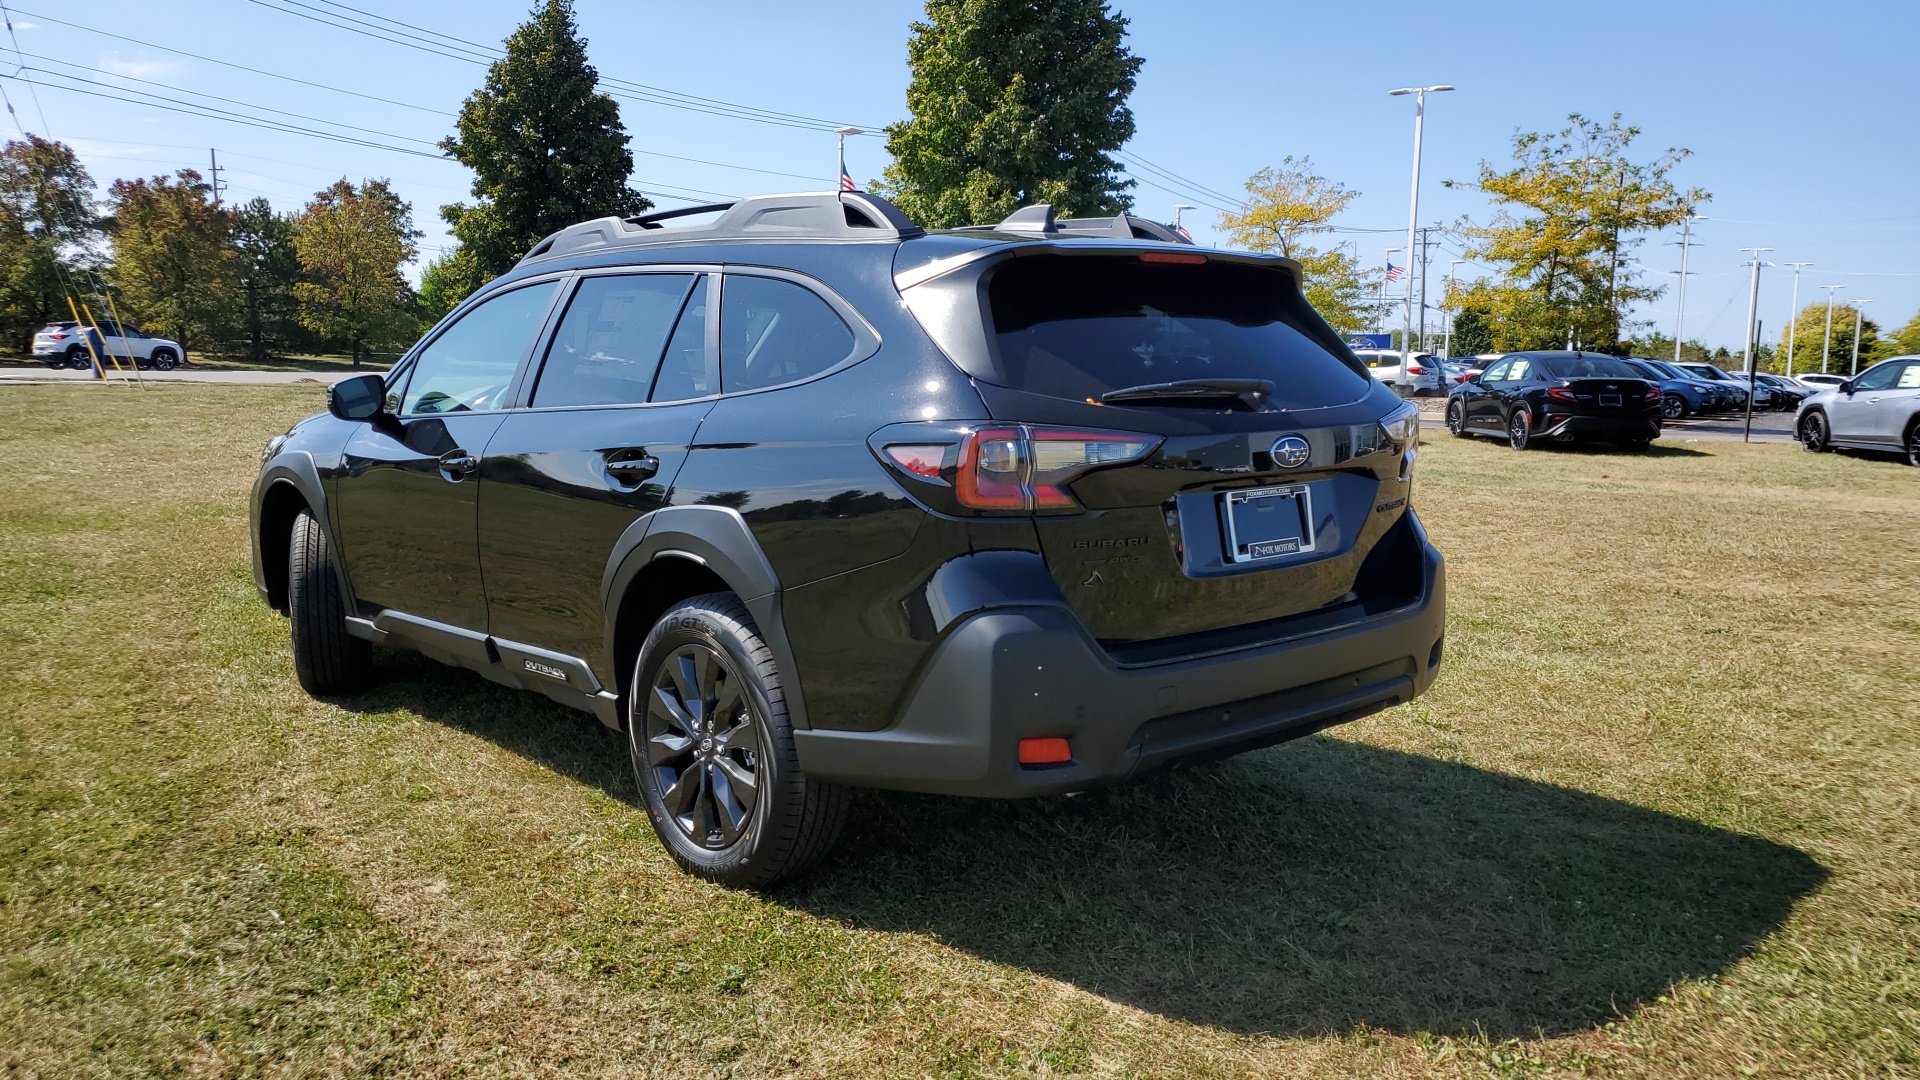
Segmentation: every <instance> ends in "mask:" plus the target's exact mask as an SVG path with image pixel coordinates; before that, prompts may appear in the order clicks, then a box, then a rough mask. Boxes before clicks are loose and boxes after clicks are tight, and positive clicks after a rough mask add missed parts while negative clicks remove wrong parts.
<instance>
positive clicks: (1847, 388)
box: [1834, 379, 1853, 397]
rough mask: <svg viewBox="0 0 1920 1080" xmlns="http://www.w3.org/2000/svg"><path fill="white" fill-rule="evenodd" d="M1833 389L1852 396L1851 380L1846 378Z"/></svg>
mask: <svg viewBox="0 0 1920 1080" xmlns="http://www.w3.org/2000/svg"><path fill="white" fill-rule="evenodd" d="M1834 389H1835V390H1838V391H1840V392H1841V393H1843V394H1846V395H1847V396H1849V397H1851V396H1853V380H1852V379H1848V380H1847V381H1846V382H1843V383H1841V384H1840V385H1839V386H1836V387H1834Z"/></svg>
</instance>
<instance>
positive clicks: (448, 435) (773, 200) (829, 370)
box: [252, 192, 1444, 886]
mask: <svg viewBox="0 0 1920 1080" xmlns="http://www.w3.org/2000/svg"><path fill="white" fill-rule="evenodd" d="M698 209H704V210H705V211H706V212H707V213H708V214H710V215H711V214H713V213H716V212H717V213H718V215H719V216H718V217H717V219H711V220H710V223H706V224H683V223H680V222H679V221H677V220H676V218H677V217H678V216H679V215H690V214H692V213H694V212H696V211H679V212H675V213H668V214H654V215H651V216H649V217H643V218H635V219H631V220H620V219H616V218H608V219H604V220H600V221H592V222H587V223H585V224H581V225H577V226H574V227H572V228H569V229H566V230H564V231H562V232H560V233H557V234H555V235H554V236H552V237H549V238H548V239H546V240H544V241H542V242H541V243H540V244H539V245H538V246H536V247H535V248H534V249H533V250H532V251H531V252H530V253H529V254H528V255H527V257H526V258H525V259H524V260H523V261H522V262H521V263H520V265H519V266H518V267H516V268H515V269H514V270H513V271H512V272H510V273H508V274H506V275H505V276H503V277H501V278H499V279H498V280H496V281H494V282H492V283H490V284H489V285H488V286H487V287H486V288H484V289H483V290H481V291H480V292H479V293H478V294H476V295H475V296H473V297H472V298H471V299H469V300H467V301H466V302H465V303H463V304H462V305H461V306H460V307H459V308H458V309H457V310H455V311H454V312H453V313H452V314H450V315H448V316H447V318H446V319H444V320H443V321H442V322H441V323H440V325H439V326H437V327H436V328H435V329H434V330H433V332H432V333H430V334H428V335H427V336H426V337H425V338H424V339H422V340H421V342H420V343H419V344H418V345H417V346H415V347H414V348H413V350H412V351H411V352H410V353H408V355H407V356H406V357H405V358H404V359H403V360H402V361H401V362H400V363H399V364H397V365H395V366H394V368H393V370H392V371H391V372H390V373H389V374H387V375H386V376H385V377H384V378H382V377H381V376H376V375H369V376H362V377H360V378H356V379H349V380H347V381H345V382H342V383H339V384H338V385H336V386H335V387H334V388H333V390H332V393H331V396H330V398H329V401H328V410H329V412H328V414H326V415H321V416H317V417H313V418H311V419H308V420H304V421H301V422H300V423H299V424H297V425H295V426H294V427H293V429H292V430H291V431H289V432H288V433H287V434H285V435H283V436H280V437H277V438H275V439H274V440H273V441H272V442H271V443H269V444H268V446H267V448H266V450H265V452H264V454H263V456H262V467H261V471H260V478H259V481H258V483H257V484H256V485H255V487H254V491H253V500H252V511H253V536H254V550H253V555H254V569H255V578H256V581H257V584H258V586H259V589H260V593H261V595H262V596H263V597H264V598H265V599H266V601H267V603H269V604H271V605H272V606H274V607H275V608H278V609H279V610H281V611H283V612H285V613H286V614H287V615H288V616H289V617H290V619H291V622H292V631H293V634H292V636H293V656H294V666H295V670H296V671H297V672H298V674H299V678H300V681H301V684H302V685H303V686H305V687H306V689H307V690H308V691H310V692H312V693H314V694H319V695H330V694H341V693H347V692H350V691H353V690H354V689H356V688H358V687H360V686H363V685H364V684H365V683H366V682H367V681H368V679H369V677H370V675H371V669H372V655H373V654H372V650H371V646H372V645H374V644H376V643H380V644H388V645H397V646H405V647H408V648H412V649H416V650H418V651H420V652H423V653H425V654H427V655H428V656H431V657H433V658H435V659H438V660H441V661H444V662H446V663H450V664H457V665H461V666H463V667H469V668H472V669H474V670H475V671H478V672H480V673H481V674H482V675H485V676H486V677H487V678H490V679H493V680H495V681H497V682H501V683H505V684H507V685H510V686H516V687H523V688H526V689H532V690H538V691H540V692H542V693H544V694H546V695H548V696H549V697H552V698H554V699H556V700H558V701H561V702H564V703H566V704H568V705H572V706H575V707H577V708H581V709H585V710H588V711H590V712H592V713H594V714H596V715H597V716H598V717H599V718H600V720H601V721H602V722H603V723H605V724H606V725H608V726H609V727H613V728H616V729H619V730H624V731H625V732H626V733H627V738H628V744H629V746H630V748H631V751H632V758H633V767H634V772H635V774H636V777H637V780H638V784H639V788H640V791H641V792H642V793H643V795H644V797H645V800H646V805H647V811H648V814H649V815H650V816H651V818H652V820H653V824H654V828H655V829H656V831H657V832H658V833H659V836H660V839H661V842H662V843H663V844H665V846H666V848H667V850H668V851H669V852H671V853H672V854H673V856H674V858H675V859H677V860H678V861H679V862H680V863H681V865H682V866H684V867H686V868H687V869H688V870H690V871H692V872H694V873H696V874H700V875H702V876H704V877H708V878H711V879H713V880H716V881H720V882H725V883H728V884H732V885H740V886H760V885H766V884H769V883H772V882H774V881H776V880H779V879H781V878H785V877H788V876H791V875H793V874H795V873H797V872H799V871H801V870H803V869H805V868H806V867H807V866H809V865H810V864H812V863H813V862H815V861H816V860H817V859H819V858H820V857H821V856H822V855H823V854H824V853H825V852H826V851H827V849H828V848H829V847H830V845H831V844H832V842H833V839H834V836H835V834H836V832H837V831H838V830H839V828H840V825H841V823H842V821H843V820H844V818H845V814H846V808H847V795H846V792H847V788H848V787H850V786H870V787H886V788H899V789H907V790H914V791H925V792H942V793H953V794H961V795H977V796H1000V797H1016V796H1026V795H1040V794H1047V793H1054V792H1065V791H1072V790H1076V789H1082V788H1087V787H1090V786H1094V785H1098V784H1102V783H1107V782H1111V781H1118V780H1124V779H1127V778H1130V777H1134V776H1138V775H1140V774H1142V773H1145V772H1147V771H1149V770H1152V769H1157V768H1161V767H1164V766H1167V765H1170V764H1173V763H1176V762H1180V761H1185V760H1193V759H1200V758H1208V757H1218V756H1222V755H1226V754H1232V753H1236V752H1239V751H1243V750H1249V749H1253V748H1255V747H1260V746H1266V745H1269V744H1272V743H1276V742H1279V741H1282V740H1285V739H1289V738H1293V737H1296V736H1300V735H1304V734H1307V733H1309V732H1312V731H1315V730H1318V729H1320V728H1323V727H1326V726H1328V725H1330V724H1336V723H1340V722H1342V721H1346V720H1352V719H1355V718H1357V717H1361V716H1365V715H1367V714H1369V713H1372V712H1375V711H1377V710H1380V709H1383V708H1386V707H1388V706H1390V705H1393V704H1396V703H1398V702H1403V701H1407V700H1409V699H1411V698H1413V697H1414V696H1415V695H1416V694H1419V693H1420V692H1421V691H1423V690H1424V689H1425V688H1426V687H1427V686H1428V684H1429V683H1430V682H1431V681H1432V680H1433V677H1434V674H1435V671H1436V669H1437V668H1438V666H1439V664H1440V657H1441V636H1442V630H1443V614H1444V600H1443V587H1444V576H1443V570H1442V566H1441V559H1440V555H1439V553H1438V552H1437V551H1435V550H1434V548H1433V547H1432V545H1431V544H1429V543H1428V541H1427V537H1426V534H1425V533H1424V532H1423V530H1422V529H1421V527H1420V523H1419V521H1418V519H1416V518H1415V516H1414V513H1413V509H1412V506H1411V494H1412V491H1413V465H1414V457H1415V452H1416V451H1415V446H1416V442H1417V439H1418V432H1419V423H1418V418H1417V414H1416V412H1415V409H1414V406H1413V404H1412V403H1410V402H1405V401H1402V400H1401V399H1400V398H1399V397H1398V396H1396V395H1395V394H1394V393H1393V391H1392V390H1390V389H1388V388H1387V387H1385V386H1383V385H1381V384H1379V383H1377V382H1374V381H1373V380H1372V379H1371V378H1369V376H1368V374H1367V369H1366V368H1365V366H1363V365H1362V364H1360V363H1359V362H1358V361H1357V360H1355V358H1354V357H1353V355H1352V354H1351V353H1350V352H1349V351H1348V349H1347V347H1346V345H1345V344H1343V343H1342V342H1341V340H1340V338H1339V336H1338V335H1336V334H1335V333H1334V332H1333V331H1332V330H1330V329H1329V328H1328V327H1327V325H1326V323H1324V322H1323V321H1322V320H1321V319H1320V318H1319V316H1317V315H1316V314H1315V313H1314V311H1313V310H1312V309H1311V308H1310V307H1309V306H1308V305H1307V304H1306V302H1305V301H1304V300H1303V299H1302V297H1301V292H1300V268H1299V266H1298V265H1297V264H1295V263H1293V262H1291V261H1288V260H1286V259H1280V258H1273V257H1268V256H1259V255H1250V254H1244V253H1238V252H1223V251H1202V250H1199V249H1196V248H1194V247H1193V246H1192V245H1190V244H1187V243H1184V242H1183V241H1182V239H1181V238H1180V237H1179V236H1178V235H1177V234H1174V233H1172V232H1170V231H1169V230H1167V229H1166V228H1164V227H1163V226H1160V225H1157V224H1155V223H1153V222H1147V221H1142V220H1139V219H1135V218H1130V217H1126V216H1120V217H1115V218H1101V219H1080V220H1073V219H1068V220H1056V219H1055V217H1054V214H1053V212H1052V211H1051V209H1049V208H1047V207H1044V206H1040V207H1029V208H1026V209H1024V210H1022V211H1020V212H1018V213H1016V214H1015V215H1013V216H1012V217H1011V218H1009V219H1007V220H1006V221H1003V222H1001V223H999V224H998V225H993V226H985V227H979V228H970V229H959V230H953V231H948V232H939V233H929V232H926V231H924V230H922V229H920V228H919V227H917V226H915V225H914V224H913V223H912V222H910V221H908V220H907V219H906V218H905V217H904V216H903V215H902V214H901V213H900V211H899V210H898V209H896V208H895V207H894V206H892V205H891V204H889V203H887V202H886V201H884V200H882V199H879V198H876V197H873V196H870V195H865V194H860V193H838V192H833V193H824V194H805V195H787V196H768V197H762V198H754V199H748V200H745V201H742V202H739V203H735V204H733V205H731V206H730V207H727V206H721V207H706V208H698Z"/></svg>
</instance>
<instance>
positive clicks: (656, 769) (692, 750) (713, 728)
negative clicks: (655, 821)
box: [644, 643, 761, 851]
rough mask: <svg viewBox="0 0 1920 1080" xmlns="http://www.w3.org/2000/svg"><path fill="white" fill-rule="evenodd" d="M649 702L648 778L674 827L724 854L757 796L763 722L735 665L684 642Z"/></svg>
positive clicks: (703, 647)
mask: <svg viewBox="0 0 1920 1080" xmlns="http://www.w3.org/2000/svg"><path fill="white" fill-rule="evenodd" d="M649 689H650V694H649V696H648V699H647V719H646V740H647V741H646V745H645V747H644V750H645V753H646V762H647V772H648V776H649V777H650V779H651V780H652V782H653V784H654V785H655V789H656V791H657V792H658V794H659V796H660V803H661V806H662V807H663V808H664V809H665V812H666V815H667V816H668V817H670V818H672V819H673V823H674V825H675V826H676V827H677V828H678V829H679V830H680V832H681V833H683V834H684V835H685V836H686V837H687V838H689V839H691V840H692V841H693V842H694V843H696V844H698V845H700V846H701V847H703V848H706V849H708V850H711V851H719V850H721V849H724V848H726V847H729V846H730V845H732V844H733V843H734V842H735V841H737V840H739V839H740V837H741V835H742V834H743V833H744V832H745V831H746V829H747V826H748V824H749V823H750V822H751V821H752V820H753V811H754V807H755V805H756V804H757V802H758V801H759V794H760V753H761V750H760V727H759V723H758V721H757V719H756V718H755V716H754V713H753V706H752V703H751V701H750V700H749V697H748V695H747V693H746V685H745V680H744V679H742V678H741V676H740V674H739V672H737V671H735V670H734V667H733V663H732V661H730V660H729V659H727V657H726V656H725V655H724V654H723V653H721V652H719V651H718V650H716V649H714V648H712V647H711V646H708V645H704V644H699V643H693V644H687V645H682V646H680V647H679V648H678V649H675V650H674V651H673V653H672V655H670V656H668V657H667V659H666V662H665V663H663V664H661V665H660V669H659V672H658V674H656V675H655V676H654V680H653V685H652V687H650V688H649Z"/></svg>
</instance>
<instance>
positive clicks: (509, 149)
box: [440, 0, 653, 301]
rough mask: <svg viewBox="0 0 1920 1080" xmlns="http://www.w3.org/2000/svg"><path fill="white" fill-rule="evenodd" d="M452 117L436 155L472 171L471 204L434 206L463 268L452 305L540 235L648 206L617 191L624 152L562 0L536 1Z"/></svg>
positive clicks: (627, 167) (629, 159) (624, 189)
mask: <svg viewBox="0 0 1920 1080" xmlns="http://www.w3.org/2000/svg"><path fill="white" fill-rule="evenodd" d="M506 51H507V55H506V57H505V58H504V59H502V60H499V61H496V62H495V63H494V65H493V66H492V67H490V68H488V69H487V81H486V84H485V85H483V86H482V87H481V88H480V89H479V90H476V91H474V93H473V94H472V96H470V97H468V98H467V100H466V104H465V105H464V106H462V108H461V109H460V120H459V125H458V133H457V134H456V135H455V136H454V137H452V138H448V139H445V140H443V141H442V142H441V143H440V146H441V148H442V149H444V150H445V151H446V152H447V153H449V154H451V155H452V156H453V157H455V158H457V159H458V160H459V161H460V163H461V164H462V165H465V166H466V167H468V168H469V169H472V170H473V172H474V178H473V194H474V198H475V202H474V204H473V205H467V204H464V203H454V204H452V205H450V206H443V207H441V208H440V215H441V216H442V217H443V218H445V219H446V221H447V224H448V225H449V226H451V227H452V231H453V235H454V237H455V239H457V240H458V241H459V243H460V250H461V252H462V259H463V261H459V262H457V263H456V264H454V265H453V266H452V267H449V268H450V269H459V270H460V271H461V273H460V275H459V276H458V277H457V278H456V277H453V276H448V277H447V279H446V284H447V286H448V287H449V288H450V289H452V290H454V291H456V292H457V293H458V295H456V296H453V297H452V298H451V299H452V300H453V301H458V300H459V299H460V298H461V297H464V296H465V295H466V294H467V293H469V292H471V291H473V289H475V288H478V287H479V286H480V285H483V284H485V283H486V282H487V281H488V280H489V279H491V278H493V277H495V276H497V275H499V274H502V273H505V272H506V271H507V270H508V269H510V268H512V266H513V264H514V263H515V262H517V261H519V259H520V257H521V256H523V255H525V254H526V253H527V251H528V249H530V248H532V247H533V245H534V244H536V243H538V242H539V241H540V240H541V239H542V238H543V237H546V236H547V235H549V234H551V233H554V232H557V231H559V230H561V229H564V228H566V227H567V226H569V225H573V224H576V223H578V222H582V221H586V220H589V219H591V218H597V217H606V216H608V215H610V214H617V215H620V216H623V217H624V216H628V215H632V214H638V213H640V212H642V211H644V210H646V209H648V208H649V207H651V206H652V205H653V204H652V203H650V202H648V201H647V200H646V198H645V197H643V196H642V195H641V194H640V193H639V192H637V191H634V190H633V189H631V188H629V187H628V186H627V177H628V176H629V175H631V174H632V172H633V154H632V153H631V152H629V151H628V150H627V142H628V138H627V132H626V129H625V128H624V127H622V126H621V124H620V106H619V104H618V103H616V102H615V101H614V100H613V99H612V98H611V97H608V96H607V95H606V94H603V93H600V92H599V90H598V89H596V88H597V87H598V86H599V82H600V75H599V73H598V72H597V71H595V70H594V68H593V65H591V64H589V63H587V43H586V42H585V41H583V40H582V39H581V37H580V35H579V33H578V31H577V30H576V28H575V26H574V20H573V3H572V0H546V2H545V3H544V4H543V5H542V6H541V7H540V8H539V9H538V10H537V11H535V12H534V15H533V19H532V20H531V21H530V22H527V23H525V24H524V25H522V26H521V27H520V28H519V29H518V30H515V31H514V32H513V35H512V36H511V37H509V38H507V42H506Z"/></svg>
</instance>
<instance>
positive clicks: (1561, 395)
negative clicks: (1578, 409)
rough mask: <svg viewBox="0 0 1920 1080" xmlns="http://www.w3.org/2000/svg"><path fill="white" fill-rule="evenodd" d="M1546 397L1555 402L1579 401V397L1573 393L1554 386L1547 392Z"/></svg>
mask: <svg viewBox="0 0 1920 1080" xmlns="http://www.w3.org/2000/svg"><path fill="white" fill-rule="evenodd" d="M1547 396H1548V397H1550V398H1552V399H1553V400H1555V401H1573V402H1578V401H1579V400H1580V395H1578V394H1576V393H1574V392H1573V391H1571V390H1569V389H1567V388H1566V387H1564V386H1556V387H1554V388H1553V389H1551V390H1549V391H1547Z"/></svg>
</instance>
